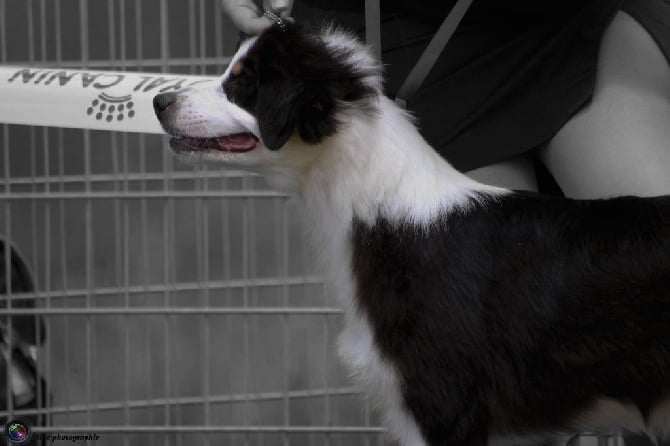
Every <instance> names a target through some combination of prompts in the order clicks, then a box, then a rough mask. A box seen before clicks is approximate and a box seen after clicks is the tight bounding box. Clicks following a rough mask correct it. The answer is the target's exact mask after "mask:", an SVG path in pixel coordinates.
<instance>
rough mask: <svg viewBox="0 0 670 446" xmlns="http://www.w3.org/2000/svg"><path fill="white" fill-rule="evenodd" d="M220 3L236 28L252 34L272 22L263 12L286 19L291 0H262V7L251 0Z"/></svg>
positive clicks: (291, 3)
mask: <svg viewBox="0 0 670 446" xmlns="http://www.w3.org/2000/svg"><path fill="white" fill-rule="evenodd" d="M221 5H222V7H223V10H224V12H225V13H226V14H227V15H228V17H229V18H230V20H231V21H232V22H233V24H234V25H235V26H236V27H237V29H239V30H240V31H242V32H243V33H244V34H246V35H248V36H254V35H257V34H260V33H261V32H263V31H264V30H265V29H267V28H269V27H270V26H272V24H273V23H274V22H273V21H272V20H270V19H269V18H267V17H265V16H264V15H263V12H265V11H272V12H274V13H275V14H277V15H278V16H279V17H281V18H282V19H288V18H289V16H290V14H291V9H292V7H293V0H263V6H262V8H261V6H259V5H258V4H257V3H256V2H254V1H253V0H221Z"/></svg>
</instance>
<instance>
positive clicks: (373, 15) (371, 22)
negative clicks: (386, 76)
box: [365, 0, 382, 62]
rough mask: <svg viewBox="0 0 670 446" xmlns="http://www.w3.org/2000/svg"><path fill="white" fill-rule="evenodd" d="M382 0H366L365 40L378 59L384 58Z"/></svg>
mask: <svg viewBox="0 0 670 446" xmlns="http://www.w3.org/2000/svg"><path fill="white" fill-rule="evenodd" d="M379 2H380V0H365V41H366V42H367V44H368V45H370V47H371V48H372V52H373V54H374V56H375V57H376V58H377V60H378V61H380V62H381V60H382V29H381V27H382V24H381V7H380V5H379Z"/></svg>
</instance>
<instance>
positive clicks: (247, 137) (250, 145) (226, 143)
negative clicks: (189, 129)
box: [170, 133, 258, 153]
mask: <svg viewBox="0 0 670 446" xmlns="http://www.w3.org/2000/svg"><path fill="white" fill-rule="evenodd" d="M257 144H258V138H256V136H255V135H253V134H251V133H235V134H232V135H225V136H218V137H216V138H191V137H185V136H175V137H173V138H171V139H170V146H171V147H172V148H173V149H175V150H191V151H194V150H195V151H197V150H218V151H220V152H238V153H244V152H248V151H250V150H253V149H254V148H255V147H256V145H257Z"/></svg>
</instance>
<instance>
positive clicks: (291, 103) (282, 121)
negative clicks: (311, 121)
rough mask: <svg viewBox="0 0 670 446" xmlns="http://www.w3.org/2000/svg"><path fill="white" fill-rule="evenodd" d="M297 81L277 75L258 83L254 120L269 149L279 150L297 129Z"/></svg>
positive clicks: (298, 90)
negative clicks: (277, 76) (256, 121)
mask: <svg viewBox="0 0 670 446" xmlns="http://www.w3.org/2000/svg"><path fill="white" fill-rule="evenodd" d="M300 90H301V87H300V85H299V83H298V82H295V81H290V80H289V78H285V77H283V76H282V77H280V78H275V79H273V80H272V81H270V80H265V81H263V82H260V85H259V87H258V99H257V101H256V119H257V120H258V128H259V130H260V133H261V134H260V137H261V139H262V140H263V143H264V144H265V146H266V147H267V148H268V149H270V150H278V149H279V148H280V147H282V146H283V145H284V144H285V143H286V141H287V140H288V139H289V138H290V137H291V135H292V134H293V132H294V131H295V129H296V126H297V122H298V115H299V110H298V108H299V96H300Z"/></svg>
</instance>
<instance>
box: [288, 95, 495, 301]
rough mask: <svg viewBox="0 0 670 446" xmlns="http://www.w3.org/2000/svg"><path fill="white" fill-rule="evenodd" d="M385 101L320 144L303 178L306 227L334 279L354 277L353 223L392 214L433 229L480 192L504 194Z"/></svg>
mask: <svg viewBox="0 0 670 446" xmlns="http://www.w3.org/2000/svg"><path fill="white" fill-rule="evenodd" d="M379 105H380V106H379V110H378V113H376V114H374V115H373V116H370V115H366V116H355V115H354V116H348V117H346V121H344V120H343V122H346V123H343V126H344V125H346V128H344V129H343V130H342V131H338V133H337V135H335V136H333V137H331V138H329V139H328V140H327V141H325V142H324V143H323V144H322V145H321V147H318V149H317V150H319V154H318V156H316V157H315V159H314V160H313V162H312V163H311V165H310V167H309V169H307V170H306V171H305V174H304V176H303V177H302V178H301V179H300V181H299V182H297V183H299V184H300V186H299V187H300V191H299V195H301V198H302V201H303V202H304V205H305V211H306V213H307V228H308V230H309V231H310V232H311V234H312V238H313V240H312V241H313V243H315V244H316V245H317V246H316V248H317V252H318V253H319V254H321V255H323V257H324V258H323V261H324V263H325V265H324V267H325V268H326V270H327V271H328V272H329V273H330V274H331V275H334V277H331V280H336V281H341V280H340V279H339V278H338V277H340V278H341V277H342V274H347V271H348V268H349V264H348V262H342V261H341V259H342V258H343V257H344V258H350V252H349V249H350V246H349V243H348V241H349V240H350V231H351V225H352V222H353V221H354V220H358V221H362V222H365V223H368V224H373V223H374V222H375V220H377V219H378V218H385V219H387V220H389V221H393V222H397V223H407V224H411V225H415V226H416V227H417V229H419V230H420V229H421V228H426V229H427V228H428V227H429V226H430V224H431V222H434V221H435V220H436V219H437V218H438V217H440V216H442V215H445V213H448V212H449V211H451V210H453V209H456V208H459V207H464V206H468V204H471V203H472V200H473V199H477V197H478V196H480V195H479V194H481V193H488V194H499V193H504V190H503V189H498V188H494V187H490V186H486V185H483V184H480V183H477V182H475V181H474V180H472V179H470V178H468V177H467V176H465V175H463V174H461V173H460V172H458V171H457V170H456V169H454V168H453V167H452V166H451V165H450V164H449V163H447V162H446V161H445V160H444V159H442V158H441V157H440V155H439V154H438V153H437V152H435V150H434V149H433V148H432V147H430V145H428V143H427V142H426V141H425V140H424V139H423V137H422V136H421V135H420V134H419V132H418V130H417V129H416V127H415V126H414V124H413V123H412V121H411V119H409V118H408V116H407V115H406V113H405V112H404V111H403V110H401V109H399V108H398V107H397V106H396V105H395V104H394V103H393V102H391V101H390V100H389V99H387V98H385V97H384V98H382V99H380V104H379ZM338 262H339V263H338ZM337 294H340V293H339V292H338V293H337ZM345 294H346V292H345Z"/></svg>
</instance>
